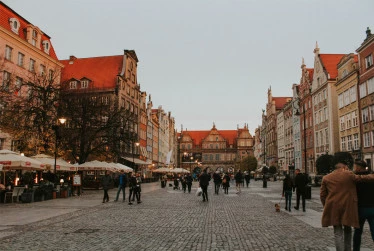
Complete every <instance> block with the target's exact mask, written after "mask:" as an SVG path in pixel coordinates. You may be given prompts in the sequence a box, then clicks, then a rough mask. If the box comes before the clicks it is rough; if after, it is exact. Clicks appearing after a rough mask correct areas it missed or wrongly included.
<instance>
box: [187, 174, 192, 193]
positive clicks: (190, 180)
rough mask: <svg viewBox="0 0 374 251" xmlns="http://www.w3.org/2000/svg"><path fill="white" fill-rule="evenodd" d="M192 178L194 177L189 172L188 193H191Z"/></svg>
mask: <svg viewBox="0 0 374 251" xmlns="http://www.w3.org/2000/svg"><path fill="white" fill-rule="evenodd" d="M192 180H193V179H192V176H191V174H187V177H186V183H187V189H188V193H191V186H192Z"/></svg>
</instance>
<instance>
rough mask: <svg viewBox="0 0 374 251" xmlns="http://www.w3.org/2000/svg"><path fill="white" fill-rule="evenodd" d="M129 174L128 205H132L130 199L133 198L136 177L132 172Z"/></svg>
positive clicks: (132, 199)
mask: <svg viewBox="0 0 374 251" xmlns="http://www.w3.org/2000/svg"><path fill="white" fill-rule="evenodd" d="M129 175H130V178H129V205H132V202H131V201H134V200H135V187H136V177H135V175H133V174H132V173H130V174H129ZM131 196H132V198H131Z"/></svg>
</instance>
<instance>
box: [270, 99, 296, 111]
mask: <svg viewBox="0 0 374 251" xmlns="http://www.w3.org/2000/svg"><path fill="white" fill-rule="evenodd" d="M273 100H274V101H275V109H283V107H284V105H285V104H287V103H288V102H289V101H290V100H292V98H291V97H273Z"/></svg>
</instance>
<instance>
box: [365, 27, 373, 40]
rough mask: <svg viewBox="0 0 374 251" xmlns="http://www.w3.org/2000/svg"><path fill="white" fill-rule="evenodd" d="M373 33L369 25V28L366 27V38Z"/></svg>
mask: <svg viewBox="0 0 374 251" xmlns="http://www.w3.org/2000/svg"><path fill="white" fill-rule="evenodd" d="M371 35H372V34H371V30H370V29H369V27H367V29H366V39H368V38H369V37H370V36H371Z"/></svg>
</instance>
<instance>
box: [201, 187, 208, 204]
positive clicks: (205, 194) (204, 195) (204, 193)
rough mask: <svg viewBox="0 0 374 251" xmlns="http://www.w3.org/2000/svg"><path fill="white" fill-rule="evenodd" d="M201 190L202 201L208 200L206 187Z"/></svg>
mask: <svg viewBox="0 0 374 251" xmlns="http://www.w3.org/2000/svg"><path fill="white" fill-rule="evenodd" d="M201 190H203V201H205V200H208V186H201Z"/></svg>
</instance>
